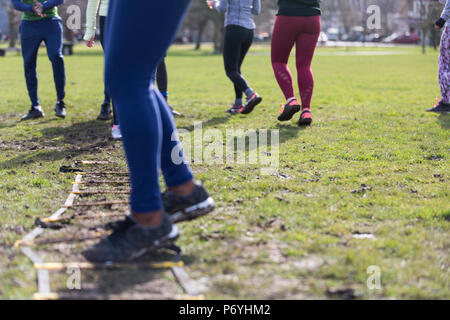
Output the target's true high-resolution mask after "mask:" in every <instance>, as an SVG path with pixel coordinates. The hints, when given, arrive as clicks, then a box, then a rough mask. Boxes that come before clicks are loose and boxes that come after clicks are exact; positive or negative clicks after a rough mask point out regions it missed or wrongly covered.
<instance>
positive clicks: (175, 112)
mask: <svg viewBox="0 0 450 320" xmlns="http://www.w3.org/2000/svg"><path fill="white" fill-rule="evenodd" d="M169 108H170V112H172V115H173V116H174V117H179V116H181V113H179V112H178V111H176V110H175V109H174V108H172V106H171V105H169Z"/></svg>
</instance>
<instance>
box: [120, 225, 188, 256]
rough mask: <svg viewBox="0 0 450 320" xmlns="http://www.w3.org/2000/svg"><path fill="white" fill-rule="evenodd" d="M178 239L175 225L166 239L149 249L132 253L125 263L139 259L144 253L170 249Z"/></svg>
mask: <svg viewBox="0 0 450 320" xmlns="http://www.w3.org/2000/svg"><path fill="white" fill-rule="evenodd" d="M179 237H180V231H179V230H178V227H177V226H176V225H173V226H172V230H171V231H170V233H169V234H168V235H167V236H166V237H164V238H163V239H161V240H158V241H157V242H156V243H154V245H153V246H152V247H150V248H142V249H141V250H139V251H137V252H135V253H133V254H132V255H130V256H129V257H128V258H127V259H126V261H132V260H135V259H137V258H139V257H142V256H143V255H144V254H146V253H149V252H154V251H156V250H159V249H163V248H167V247H171V246H173V244H174V243H175V241H177V239H178V238H179Z"/></svg>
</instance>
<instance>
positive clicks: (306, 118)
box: [298, 108, 312, 127]
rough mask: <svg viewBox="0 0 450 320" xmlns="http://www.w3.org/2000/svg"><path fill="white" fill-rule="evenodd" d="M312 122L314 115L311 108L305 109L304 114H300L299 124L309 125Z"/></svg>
mask: <svg viewBox="0 0 450 320" xmlns="http://www.w3.org/2000/svg"><path fill="white" fill-rule="evenodd" d="M311 122H312V116H311V111H310V110H309V109H306V108H305V109H303V110H302V114H301V115H300V119H298V125H299V126H300V127H302V126H309V125H310V124H311Z"/></svg>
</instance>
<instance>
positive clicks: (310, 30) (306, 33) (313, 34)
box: [296, 16, 320, 109]
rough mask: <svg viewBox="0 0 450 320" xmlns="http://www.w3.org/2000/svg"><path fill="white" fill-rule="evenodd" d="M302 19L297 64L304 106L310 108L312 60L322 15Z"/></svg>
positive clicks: (312, 82) (297, 42)
mask: <svg viewBox="0 0 450 320" xmlns="http://www.w3.org/2000/svg"><path fill="white" fill-rule="evenodd" d="M302 20H303V23H302V24H303V26H302V29H301V32H300V34H299V35H298V37H297V41H296V65H297V77H298V87H299V90H300V97H301V101H302V107H303V108H306V109H309V108H310V107H311V98H312V94H313V90H314V76H313V72H312V70H311V62H312V59H313V56H314V51H315V49H316V45H317V40H318V39H319V34H320V16H313V17H303V18H302Z"/></svg>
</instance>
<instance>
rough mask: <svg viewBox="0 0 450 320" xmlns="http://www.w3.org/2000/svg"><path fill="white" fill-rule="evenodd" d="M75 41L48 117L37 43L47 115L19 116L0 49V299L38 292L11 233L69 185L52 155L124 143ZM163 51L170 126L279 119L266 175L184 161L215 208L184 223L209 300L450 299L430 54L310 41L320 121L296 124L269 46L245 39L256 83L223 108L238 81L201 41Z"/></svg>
mask: <svg viewBox="0 0 450 320" xmlns="http://www.w3.org/2000/svg"><path fill="white" fill-rule="evenodd" d="M75 52H76V55H74V56H68V57H66V58H65V61H66V67H67V75H68V78H67V97H66V104H67V105H68V117H67V118H66V119H65V120H59V119H56V118H55V117H54V116H53V107H52V106H53V105H54V102H55V93H54V86H53V84H52V73H51V68H50V64H49V62H48V59H47V58H46V56H45V50H44V49H41V51H40V56H39V63H38V72H39V93H40V98H41V105H42V106H43V108H44V110H45V112H46V117H45V118H44V119H41V120H37V121H32V122H26V123H20V122H18V119H19V118H20V116H21V115H22V114H24V113H25V112H26V111H27V109H28V108H29V100H28V97H27V93H26V89H25V81H24V79H23V71H22V60H21V57H20V56H18V55H16V54H13V53H9V55H8V56H6V57H4V58H0V101H1V102H0V210H1V211H0V228H1V229H0V230H1V231H0V297H1V298H3V299H17V298H24V299H29V298H31V296H32V294H33V293H34V292H36V284H35V283H36V281H35V276H36V275H35V271H34V269H33V267H32V265H31V263H30V262H29V261H28V259H27V258H26V257H25V256H24V255H23V254H22V253H21V252H20V251H19V250H17V249H15V248H13V244H14V242H15V241H16V240H18V239H20V238H21V237H23V236H24V235H25V233H26V232H27V231H29V230H31V229H32V228H33V223H34V219H35V218H36V217H45V216H49V215H50V214H51V213H52V212H54V211H55V210H56V209H58V208H59V207H60V206H61V204H62V203H63V201H64V199H65V198H66V197H67V194H68V192H69V190H70V189H71V181H72V180H73V176H72V175H64V174H61V173H59V172H58V169H59V167H60V166H61V165H64V164H70V163H71V162H72V161H73V160H74V159H115V160H116V161H120V162H121V163H122V165H124V159H123V151H122V147H121V144H120V142H112V141H110V140H108V138H109V127H108V124H107V123H104V122H99V121H96V120H95V118H96V116H97V113H98V110H99V105H100V103H101V99H102V62H103V60H102V56H101V51H100V50H99V49H96V50H87V49H85V48H82V47H76V48H75ZM291 60H292V61H291V65H292V66H293V59H291ZM167 63H168V70H169V79H170V80H169V81H170V83H169V87H170V88H169V90H170V102H171V104H172V105H173V107H174V108H175V109H177V110H178V111H180V112H181V113H182V114H183V115H184V117H182V118H179V119H177V125H178V126H179V127H181V128H192V125H193V123H194V121H202V122H203V128H204V129H207V128H217V129H221V130H223V131H225V130H226V129H231V128H235V129H238V128H241V129H244V130H248V129H255V130H256V129H278V130H279V132H280V158H279V159H280V164H279V168H278V170H277V173H276V174H273V175H269V176H264V175H260V174H259V171H258V170H257V169H258V167H257V166H255V165H233V166H229V165H226V164H221V165H215V164H211V163H204V164H194V165H193V169H194V171H195V172H196V173H197V178H198V179H200V180H202V181H203V182H204V183H205V185H206V186H207V187H208V189H209V190H210V192H211V193H212V195H213V196H214V198H215V200H216V202H217V205H218V208H217V210H216V211H215V212H214V213H212V214H210V215H209V216H208V217H205V218H202V219H199V220H196V221H193V222H190V223H187V224H183V225H182V226H181V230H182V236H181V238H180V240H179V241H178V244H179V245H180V246H181V247H182V248H183V249H184V252H185V255H186V257H187V261H186V264H187V266H186V270H187V271H188V273H189V274H190V275H191V277H192V278H193V279H195V280H197V281H199V282H201V283H202V284H203V285H204V286H205V288H206V289H205V291H206V292H205V294H206V297H207V298H211V299H216V298H251V299H253V298H265V299H283V298H291V299H304V298H306V299H317V298H348V297H356V298H366V299H380V298H383V299H386V298H389V299H390V298H394V299H413V298H420V299H422V298H425V299H430V298H445V299H449V298H450V277H449V271H450V258H449V252H450V236H449V231H450V201H449V178H450V175H449V163H448V160H449V148H450V143H449V141H450V139H449V138H450V132H449V129H450V116H448V115H436V114H427V113H425V112H424V110H425V109H426V108H428V107H430V106H431V105H433V104H434V102H435V99H436V96H438V95H439V87H438V83H437V53H436V52H434V51H431V50H429V51H428V53H427V54H426V55H422V54H421V53H420V49H419V48H384V49H374V48H370V49H319V50H318V52H317V56H316V58H315V60H314V64H313V69H314V73H315V79H316V89H315V93H314V97H313V108H312V111H313V117H314V123H313V125H312V126H311V127H310V128H306V129H299V128H298V127H297V126H296V124H295V122H294V121H292V122H291V123H283V124H280V123H278V122H277V120H276V117H277V115H278V109H279V106H280V103H281V102H282V94H281V92H280V90H279V88H278V87H277V84H276V81H275V80H274V78H273V75H272V69H271V66H270V56H269V48H268V47H266V46H255V47H254V48H253V50H252V51H251V53H250V55H249V56H248V58H247V60H246V62H245V66H244V68H243V72H244V73H245V75H246V78H247V79H248V80H249V82H250V83H251V85H252V87H254V88H255V89H256V90H257V91H258V92H259V93H260V94H261V95H262V96H263V97H264V101H263V103H262V105H261V106H259V107H258V108H257V109H256V110H255V111H254V112H253V113H252V114H250V115H248V116H243V115H238V116H233V117H230V116H228V115H227V114H226V113H225V112H224V110H225V109H226V108H228V107H229V104H230V103H231V102H232V99H233V90H232V86H231V85H230V83H229V81H228V79H227V78H226V77H225V75H224V72H223V65H222V59H221V57H220V56H216V55H211V54H210V49H209V48H207V49H205V50H202V51H193V50H192V49H191V48H186V47H178V46H175V47H173V48H172V49H171V51H170V52H169V54H168V58H167ZM124 81H126V79H124ZM362 185H365V186H367V187H365V188H364V187H362ZM361 234H367V235H369V236H368V238H365V237H361V236H358V235H361ZM372 265H375V266H378V267H379V268H380V271H381V289H379V290H369V289H368V287H367V285H366V281H367V279H368V277H369V274H368V273H367V268H368V267H369V266H372Z"/></svg>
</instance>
